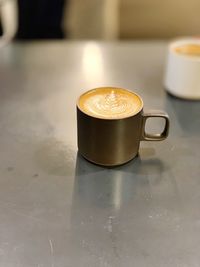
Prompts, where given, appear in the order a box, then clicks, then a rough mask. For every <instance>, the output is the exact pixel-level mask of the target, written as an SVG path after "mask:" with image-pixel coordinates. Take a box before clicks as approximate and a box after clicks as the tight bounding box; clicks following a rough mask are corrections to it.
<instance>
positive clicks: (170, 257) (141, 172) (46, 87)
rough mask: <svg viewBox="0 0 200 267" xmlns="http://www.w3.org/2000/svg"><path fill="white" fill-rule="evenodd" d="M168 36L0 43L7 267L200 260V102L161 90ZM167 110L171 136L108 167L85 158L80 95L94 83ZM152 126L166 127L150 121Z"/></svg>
mask: <svg viewBox="0 0 200 267" xmlns="http://www.w3.org/2000/svg"><path fill="white" fill-rule="evenodd" d="M166 48H167V43H165V42H162V41H158V42H153V41H151V42H122V43H104V42H99V43H98V42H41V43H37V42H35V43H13V44H10V45H7V46H5V47H3V48H1V50H0V266H2V267H79V266H81V267H124V266H126V267H133V266H137V267H146V266H148V267H157V266H158V267H165V266H166V267H169V266H173V267H175V266H176V267H178V266H179V267H180V266H181V267H186V266H188V267H197V266H199V265H200V253H199V252H200V209H199V203H200V103H199V102H198V101H196V102H195V101H184V100H180V99H177V98H174V97H172V96H170V95H168V94H166V92H165V91H164V88H163V75H164V69H165V58H166ZM106 85H110V86H118V87H124V88H128V89H130V90H134V91H136V92H137V93H139V94H140V95H141V96H142V98H143V100H144V105H145V110H148V108H154V109H162V110H165V111H167V112H168V114H169V116H170V120H171V129H170V135H169V138H168V139H167V140H166V141H163V142H142V143H141V146H140V154H139V157H137V158H136V159H134V160H133V161H131V162H130V163H128V164H126V165H123V166H120V167H116V168H113V169H106V168H103V167H99V166H96V165H93V164H91V163H89V162H87V161H85V160H84V159H83V158H82V157H81V156H80V155H79V154H77V145H76V110H75V103H76V99H77V97H78V96H79V95H80V94H81V93H82V92H84V91H85V90H88V89H91V88H94V87H98V86H106ZM147 127H148V130H149V131H154V132H157V131H159V130H160V129H161V127H162V125H161V122H160V121H159V120H156V119H151V121H149V123H148V125H147Z"/></svg>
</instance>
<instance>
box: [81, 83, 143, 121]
mask: <svg viewBox="0 0 200 267" xmlns="http://www.w3.org/2000/svg"><path fill="white" fill-rule="evenodd" d="M78 106H79V108H80V109H81V110H82V111H83V112H84V113H86V114H88V115H90V116H92V117H96V118H102V119H123V118H127V117H131V116H133V115H135V114H137V113H138V112H139V111H140V110H141V109H142V106H143V103H142V101H141V99H140V98H139V97H138V96H137V95H136V94H134V93H132V92H130V91H127V90H125V89H121V88H106V87H105V88H98V89H93V90H91V91H88V92H86V93H85V94H83V95H82V96H81V97H80V98H79V101H78Z"/></svg>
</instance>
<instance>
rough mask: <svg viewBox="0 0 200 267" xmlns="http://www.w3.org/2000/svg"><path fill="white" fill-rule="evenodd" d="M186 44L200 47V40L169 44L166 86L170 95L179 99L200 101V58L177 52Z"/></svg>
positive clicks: (184, 39) (187, 39)
mask: <svg viewBox="0 0 200 267" xmlns="http://www.w3.org/2000/svg"><path fill="white" fill-rule="evenodd" d="M185 44H196V45H200V39H199V38H183V39H179V40H176V41H174V42H172V43H170V44H169V47H168V60H167V67H166V73H165V80H164V85H165V88H166V90H167V91H168V92H169V93H171V94H173V95H175V96H177V97H180V98H185V99H193V100H195V99H200V56H198V55H197V56H194V55H192V56H191V55H185V54H181V53H178V52H176V51H175V48H177V47H179V46H182V45H185Z"/></svg>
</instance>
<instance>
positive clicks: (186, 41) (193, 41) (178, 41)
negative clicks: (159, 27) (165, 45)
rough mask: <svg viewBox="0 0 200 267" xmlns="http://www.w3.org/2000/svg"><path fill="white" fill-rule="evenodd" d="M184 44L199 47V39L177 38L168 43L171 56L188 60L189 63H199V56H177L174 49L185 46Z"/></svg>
mask: <svg viewBox="0 0 200 267" xmlns="http://www.w3.org/2000/svg"><path fill="white" fill-rule="evenodd" d="M185 44H198V45H200V38H197V37H196V38H195V37H185V38H179V39H174V41H172V42H170V44H169V51H170V53H172V54H173V55H176V56H178V57H182V58H184V59H187V60H190V61H197V62H198V61H200V56H196V55H195V56H191V55H185V54H179V53H177V52H176V51H174V49H175V48H176V47H178V46H181V45H185Z"/></svg>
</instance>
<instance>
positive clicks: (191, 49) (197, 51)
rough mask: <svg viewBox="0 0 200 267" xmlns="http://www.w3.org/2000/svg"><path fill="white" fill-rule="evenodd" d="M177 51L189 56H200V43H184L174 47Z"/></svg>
mask: <svg viewBox="0 0 200 267" xmlns="http://www.w3.org/2000/svg"><path fill="white" fill-rule="evenodd" d="M174 50H175V52H176V53H178V54H182V55H188V56H200V44H192V43H188V44H182V45H180V46H177V47H175V48H174Z"/></svg>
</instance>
